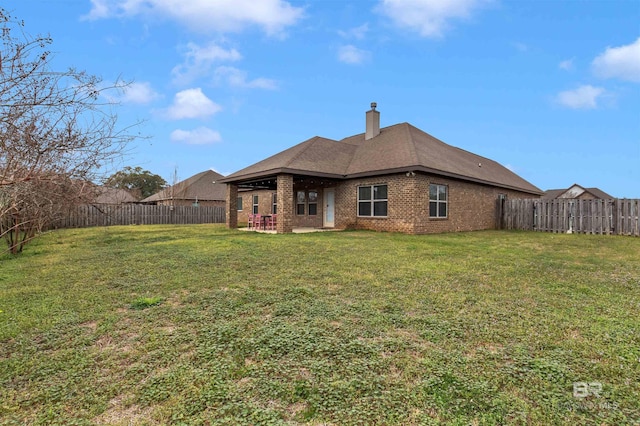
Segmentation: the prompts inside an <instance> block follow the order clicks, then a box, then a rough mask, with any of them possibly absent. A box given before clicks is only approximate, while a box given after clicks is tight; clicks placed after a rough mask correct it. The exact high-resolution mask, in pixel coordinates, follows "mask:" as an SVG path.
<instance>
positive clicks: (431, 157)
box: [222, 123, 542, 194]
mask: <svg viewBox="0 0 640 426" xmlns="http://www.w3.org/2000/svg"><path fill="white" fill-rule="evenodd" d="M407 171H423V172H427V173H434V174H439V175H443V176H448V177H453V178H459V179H464V180H469V181H473V182H478V183H483V184H490V185H494V186H499V187H504V188H509V189H515V190H519V191H524V192H529V193H532V194H541V193H542V191H541V190H540V189H539V188H537V187H535V186H534V185H532V184H531V183H529V182H527V181H526V180H524V179H522V178H521V177H520V176H518V175H516V174H515V173H513V172H512V171H511V170H509V169H507V168H506V167H504V166H502V165H500V164H499V163H497V162H495V161H493V160H490V159H488V158H485V157H481V156H479V155H476V154H473V153H471V152H468V151H465V150H462V149H460V148H456V147H454V146H451V145H448V144H446V143H444V142H442V141H440V140H438V139H436V138H435V137H433V136H431V135H429V134H428V133H425V132H423V131H422V130H420V129H418V128H416V127H414V126H412V125H411V124H409V123H401V124H396V125H393V126H389V127H385V128H382V129H380V134H378V135H377V136H375V137H373V138H370V139H368V140H366V139H365V134H364V133H361V134H358V135H355V136H351V137H348V138H345V139H342V140H341V141H335V140H331V139H326V138H322V137H319V136H316V137H313V138H311V139H309V140H307V141H305V142H302V143H300V144H298V145H296V146H294V147H292V148H289V149H287V150H285V151H282V152H280V153H279V154H276V155H274V156H272V157H269V158H267V159H265V160H262V161H260V162H258V163H255V164H253V165H251V166H249V167H247V168H245V169H242V170H240V171H238V172H236V173H233V174H231V175H229V176H227V177H226V178H224V179H222V182H239V181H247V180H250V179H257V178H260V177H265V176H269V175H276V174H278V173H292V174H304V175H313V176H322V177H330V178H337V179H349V178H356V177H363V176H375V175H382V174H388V173H398V172H407Z"/></svg>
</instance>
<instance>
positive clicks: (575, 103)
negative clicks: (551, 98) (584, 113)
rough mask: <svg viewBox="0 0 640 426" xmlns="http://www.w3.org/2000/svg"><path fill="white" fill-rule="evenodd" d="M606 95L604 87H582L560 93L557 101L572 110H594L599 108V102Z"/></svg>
mask: <svg viewBox="0 0 640 426" xmlns="http://www.w3.org/2000/svg"><path fill="white" fill-rule="evenodd" d="M604 94H605V90H604V89H603V88H602V87H593V86H591V85H584V86H580V87H578V88H577V89H575V90H566V91H564V92H560V93H558V96H557V97H556V101H557V102H558V103H559V104H560V105H562V106H565V107H567V108H571V109H594V108H597V107H598V100H599V99H600V98H601V97H602V96H603V95H604Z"/></svg>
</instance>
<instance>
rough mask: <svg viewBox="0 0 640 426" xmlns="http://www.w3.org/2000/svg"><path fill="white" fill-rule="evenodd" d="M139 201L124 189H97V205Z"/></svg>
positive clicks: (103, 187) (101, 187)
mask: <svg viewBox="0 0 640 426" xmlns="http://www.w3.org/2000/svg"><path fill="white" fill-rule="evenodd" d="M137 201H138V199H137V198H136V197H135V196H134V195H133V194H132V193H131V192H129V191H127V190H126V189H122V188H109V187H106V186H100V187H97V188H96V199H95V200H94V203H95V204H122V203H135V202H137Z"/></svg>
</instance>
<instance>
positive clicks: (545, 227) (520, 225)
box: [498, 199, 640, 237]
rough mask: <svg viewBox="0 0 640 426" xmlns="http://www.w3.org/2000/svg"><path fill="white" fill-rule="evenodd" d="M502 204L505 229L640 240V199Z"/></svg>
mask: <svg viewBox="0 0 640 426" xmlns="http://www.w3.org/2000/svg"><path fill="white" fill-rule="evenodd" d="M498 203H499V205H498V210H499V211H501V215H500V216H501V218H502V220H501V223H500V227H501V228H503V229H521V230H530V231H542V232H563V233H573V232H576V233H582V234H603V235H634V236H636V237H637V236H640V223H639V216H640V213H639V211H640V200H639V199H612V200H571V199H555V200H541V199H532V200H529V199H522V200H518V199H507V200H499V201H498Z"/></svg>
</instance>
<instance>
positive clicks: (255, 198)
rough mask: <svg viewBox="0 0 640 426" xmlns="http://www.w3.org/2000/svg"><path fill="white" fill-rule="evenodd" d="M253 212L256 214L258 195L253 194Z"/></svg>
mask: <svg viewBox="0 0 640 426" xmlns="http://www.w3.org/2000/svg"><path fill="white" fill-rule="evenodd" d="M253 214H258V196H257V195H254V196H253Z"/></svg>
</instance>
